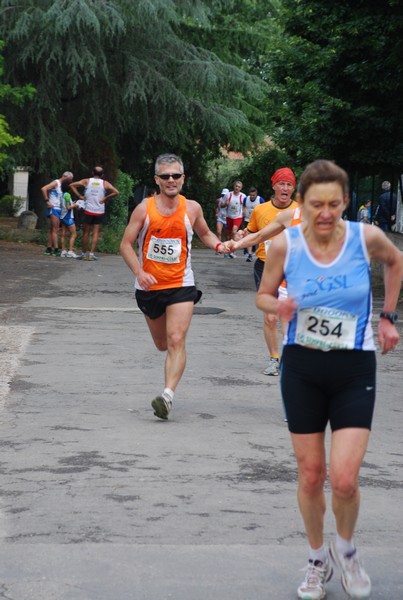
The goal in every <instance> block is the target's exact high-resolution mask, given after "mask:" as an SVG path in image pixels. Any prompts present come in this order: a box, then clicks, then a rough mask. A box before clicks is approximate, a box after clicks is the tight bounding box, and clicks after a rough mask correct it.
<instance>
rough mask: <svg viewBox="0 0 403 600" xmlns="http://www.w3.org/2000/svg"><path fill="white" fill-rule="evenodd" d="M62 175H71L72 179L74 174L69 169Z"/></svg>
mask: <svg viewBox="0 0 403 600" xmlns="http://www.w3.org/2000/svg"><path fill="white" fill-rule="evenodd" d="M62 177H71V178H72V179H73V177H74V175H73V173H72V172H71V171H65V172H64V173H63V175H62Z"/></svg>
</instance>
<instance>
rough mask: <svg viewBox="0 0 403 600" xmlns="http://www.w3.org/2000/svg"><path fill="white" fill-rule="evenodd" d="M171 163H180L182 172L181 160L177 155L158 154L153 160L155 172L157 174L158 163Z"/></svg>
mask: <svg viewBox="0 0 403 600" xmlns="http://www.w3.org/2000/svg"><path fill="white" fill-rule="evenodd" d="M172 163H178V164H180V166H181V167H182V172H183V171H184V166H183V161H182V159H181V158H180V157H179V156H176V154H160V155H159V156H158V157H157V160H156V161H155V167H154V172H155V174H156V175H158V173H159V168H160V165H171V164H172Z"/></svg>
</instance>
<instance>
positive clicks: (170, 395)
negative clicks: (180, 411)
mask: <svg viewBox="0 0 403 600" xmlns="http://www.w3.org/2000/svg"><path fill="white" fill-rule="evenodd" d="M174 393H175V392H174V391H173V390H171V388H167V387H166V388H164V391H163V392H162V395H163V396H164V398H165V399H166V400H169V401H170V402H171V404H172V402H173V399H174Z"/></svg>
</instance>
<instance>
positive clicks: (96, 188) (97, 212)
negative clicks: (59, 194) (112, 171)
mask: <svg viewBox="0 0 403 600" xmlns="http://www.w3.org/2000/svg"><path fill="white" fill-rule="evenodd" d="M103 175H104V170H103V168H102V167H94V168H93V170H92V177H89V178H88V179H81V180H80V181H74V183H72V184H70V188H71V189H72V190H73V192H74V194H75V195H76V196H78V198H79V199H80V200H84V202H85V204H84V233H83V242H82V244H83V245H82V251H81V254H79V255H78V256H77V258H78V259H80V260H97V257H96V256H95V254H94V252H95V248H96V247H97V243H98V238H99V232H100V230H101V225H102V223H103V219H104V215H105V204H106V202H107V201H108V200H110V199H111V198H113V196H117V195H118V194H119V192H118V190H117V189H116V188H115V187H113V185H112V184H111V183H109V181H106V180H105V179H103ZM78 188H81V189H82V188H84V195H82V194H81V193H80V192H79V191H78ZM91 227H92V240H91V246H90V251H89V252H87V250H88V245H89V237H90V233H91Z"/></svg>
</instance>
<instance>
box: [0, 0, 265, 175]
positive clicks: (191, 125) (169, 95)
mask: <svg viewBox="0 0 403 600" xmlns="http://www.w3.org/2000/svg"><path fill="white" fill-rule="evenodd" d="M220 5H221V2H219V1H218V0H215V1H214V2H212V3H207V2H202V1H201V0H192V1H191V0H179V1H178V0H176V1H173V0H137V1H136V2H132V0H102V1H101V0H19V1H18V2H16V1H13V0H0V16H1V22H0V23H1V24H0V36H2V37H3V38H4V39H5V41H6V47H5V58H6V72H5V76H6V77H7V81H8V82H9V83H11V84H12V85H22V84H25V83H27V82H30V83H32V84H33V85H34V86H35V87H36V89H37V94H36V96H35V98H34V100H33V101H32V104H31V107H30V110H28V111H25V112H23V113H22V112H18V111H16V110H13V111H10V112H9V113H6V114H7V118H8V119H9V120H10V123H13V124H15V125H16V126H18V132H20V133H21V134H22V135H23V136H24V137H25V139H26V142H25V144H24V145H23V146H22V147H21V148H19V149H18V151H17V156H18V158H19V160H20V161H21V162H23V163H24V164H31V165H32V167H33V168H34V170H35V171H36V172H43V171H52V172H55V171H58V170H60V169H65V168H66V166H70V165H72V163H73V162H75V163H76V164H77V163H78V161H81V164H85V165H86V167H88V166H90V165H92V164H93V162H94V161H96V160H97V161H99V160H102V161H103V162H104V164H105V163H107V162H109V163H111V164H116V163H117V162H118V158H117V156H118V154H123V155H124V157H125V162H126V164H128V165H131V166H132V165H133V164H135V163H139V162H140V163H141V162H142V157H143V156H144V155H146V154H148V153H149V154H150V156H151V157H154V156H155V154H156V153H157V152H159V151H161V150H168V149H175V150H176V151H182V150H183V151H185V152H186V151H187V152H188V154H190V153H191V149H192V148H194V147H196V146H197V145H198V144H203V145H204V147H205V148H210V149H211V150H214V148H216V149H217V148H218V147H219V146H220V145H222V144H226V143H232V144H235V145H237V146H242V145H244V146H245V145H247V144H248V143H250V141H251V139H252V138H253V135H254V134H255V133H256V128H254V127H252V125H251V122H250V121H249V118H248V114H247V113H248V111H249V112H250V113H251V112H253V107H254V103H255V101H256V98H257V97H258V96H259V94H261V83H260V82H259V80H258V79H257V78H254V77H252V76H251V75H249V74H247V73H246V72H244V71H243V70H241V69H239V68H237V67H235V66H233V65H230V64H227V63H225V62H223V61H222V60H220V59H219V58H218V57H217V56H216V55H215V54H213V53H212V52H210V51H209V50H206V49H205V48H203V47H199V46H198V45H196V44H195V43H190V42H189V41H186V39H184V36H183V35H182V28H183V29H184V30H185V29H186V27H185V25H189V24H191V23H193V24H195V23H199V24H200V25H201V26H203V27H208V23H209V21H208V19H209V15H210V10H211V9H212V8H217V7H218V6H220Z"/></svg>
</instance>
